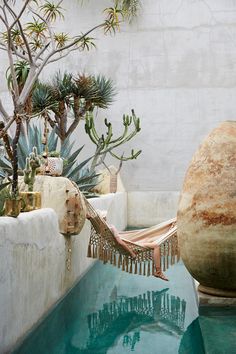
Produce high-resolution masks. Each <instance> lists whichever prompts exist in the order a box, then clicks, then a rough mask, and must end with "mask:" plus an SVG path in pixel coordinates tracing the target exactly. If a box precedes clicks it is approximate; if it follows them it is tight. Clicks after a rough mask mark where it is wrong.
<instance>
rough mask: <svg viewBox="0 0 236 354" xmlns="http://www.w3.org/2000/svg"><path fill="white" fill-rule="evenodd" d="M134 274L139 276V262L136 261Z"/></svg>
mask: <svg viewBox="0 0 236 354" xmlns="http://www.w3.org/2000/svg"><path fill="white" fill-rule="evenodd" d="M134 274H138V262H137V261H135V265H134Z"/></svg>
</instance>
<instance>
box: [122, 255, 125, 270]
mask: <svg viewBox="0 0 236 354" xmlns="http://www.w3.org/2000/svg"><path fill="white" fill-rule="evenodd" d="M122 270H123V271H125V257H123V259H122Z"/></svg>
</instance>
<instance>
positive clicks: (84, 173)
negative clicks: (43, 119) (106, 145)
mask: <svg viewBox="0 0 236 354" xmlns="http://www.w3.org/2000/svg"><path fill="white" fill-rule="evenodd" d="M34 146H36V148H37V151H38V153H39V154H43V152H44V150H45V146H44V145H43V144H42V132H41V129H40V128H39V127H37V126H35V125H34V126H31V125H29V127H28V137H26V136H24V135H21V136H20V138H19V143H18V157H19V173H22V171H23V169H24V168H25V160H26V157H28V156H29V154H30V153H31V152H32V151H33V147H34ZM57 146H58V136H57V135H56V133H55V130H52V131H51V133H50V134H49V137H48V150H49V152H50V151H51V152H53V151H55V150H57ZM73 147H74V142H72V143H71V142H70V140H69V138H67V139H66V140H65V141H64V142H63V144H62V145H61V148H60V150H59V153H60V156H61V157H62V158H63V159H64V161H65V163H64V168H63V173H62V176H64V177H67V178H69V179H71V180H72V181H74V182H75V183H76V184H77V185H78V187H79V188H80V190H81V191H83V192H84V193H87V194H88V193H89V191H90V189H92V188H93V187H94V186H96V184H97V177H98V174H96V173H91V172H90V171H89V168H88V167H87V164H88V162H89V161H90V160H91V159H92V156H91V157H89V158H87V159H85V160H84V161H82V162H81V163H78V162H77V159H78V156H79V154H80V152H81V151H82V149H83V147H84V146H82V147H80V148H79V149H77V150H75V151H74V152H73V153H72V149H73ZM11 175H12V166H11V162H10V161H9V159H8V158H7V157H6V156H2V157H0V178H1V177H2V178H6V177H11Z"/></svg>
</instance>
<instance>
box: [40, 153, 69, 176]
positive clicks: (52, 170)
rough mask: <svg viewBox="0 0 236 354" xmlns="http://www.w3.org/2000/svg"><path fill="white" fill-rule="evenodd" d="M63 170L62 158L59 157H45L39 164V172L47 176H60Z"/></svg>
mask: <svg viewBox="0 0 236 354" xmlns="http://www.w3.org/2000/svg"><path fill="white" fill-rule="evenodd" d="M62 171H63V159H62V158H60V157H48V158H45V161H44V163H43V164H42V165H41V166H40V173H41V174H45V175H49V176H61V175H62Z"/></svg>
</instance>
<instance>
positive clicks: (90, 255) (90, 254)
mask: <svg viewBox="0 0 236 354" xmlns="http://www.w3.org/2000/svg"><path fill="white" fill-rule="evenodd" d="M87 257H89V258H91V257H92V249H91V244H90V243H89V245H88V253H87Z"/></svg>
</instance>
